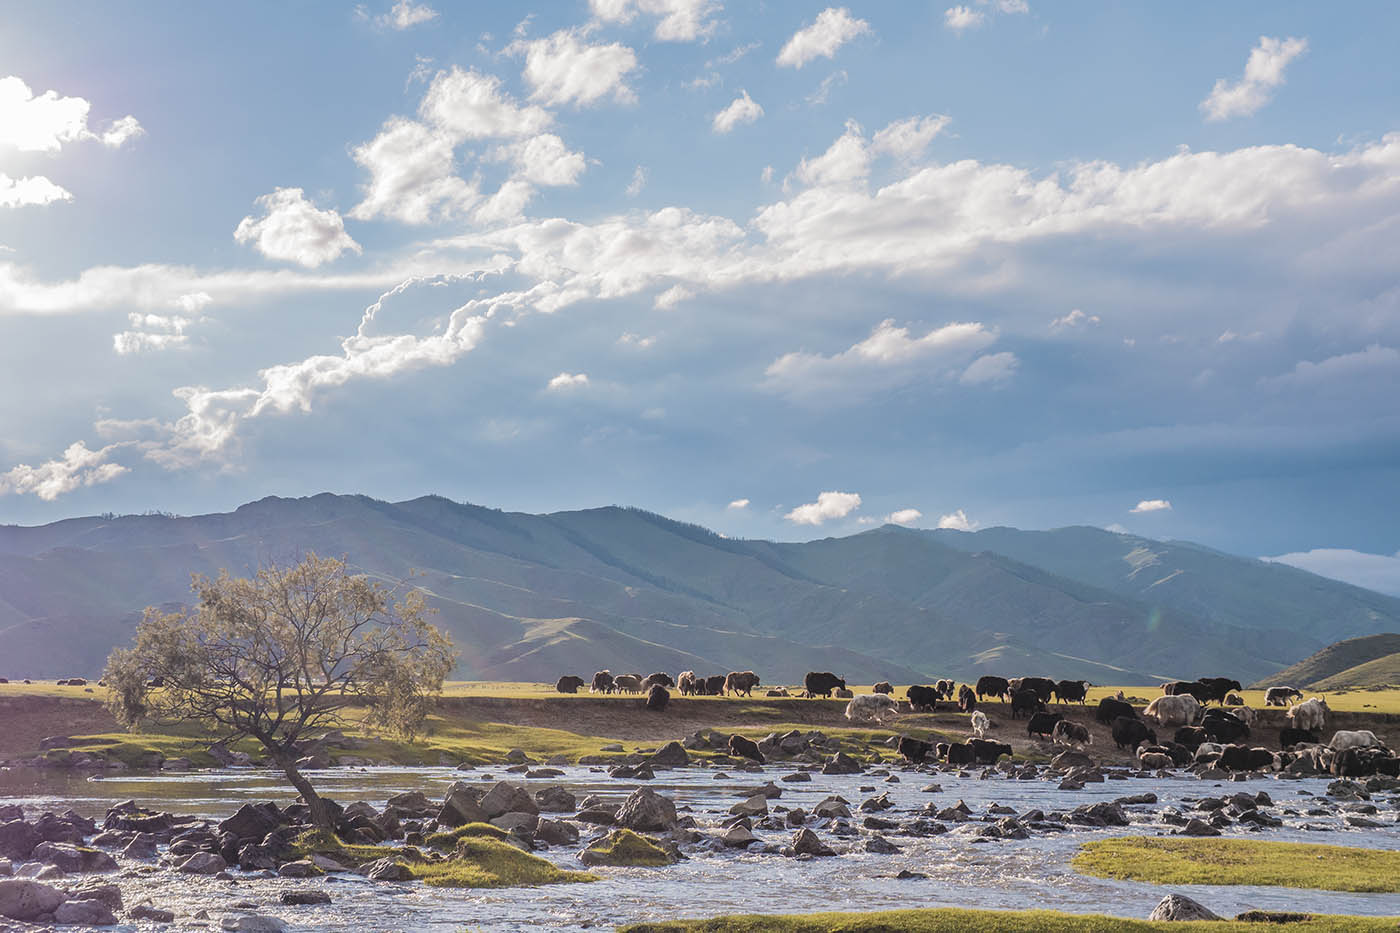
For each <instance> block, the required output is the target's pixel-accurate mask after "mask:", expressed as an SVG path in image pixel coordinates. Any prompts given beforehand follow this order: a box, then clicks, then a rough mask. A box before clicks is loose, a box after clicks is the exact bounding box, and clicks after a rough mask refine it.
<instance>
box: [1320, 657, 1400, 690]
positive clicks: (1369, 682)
mask: <svg viewBox="0 0 1400 933" xmlns="http://www.w3.org/2000/svg"><path fill="white" fill-rule="evenodd" d="M1312 686H1313V689H1315V690H1336V689H1339V688H1341V687H1394V686H1400V651H1397V652H1396V653H1395V654H1388V655H1386V656H1385V657H1383V658H1376V659H1375V660H1374V661H1367V662H1366V663H1365V664H1358V665H1356V667H1349V668H1347V669H1346V670H1344V671H1342V672H1341V673H1340V674H1333V675H1332V676H1331V677H1328V678H1327V679H1326V680H1319V681H1318V682H1317V683H1315V684H1313V685H1312Z"/></svg>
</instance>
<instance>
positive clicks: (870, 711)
mask: <svg viewBox="0 0 1400 933" xmlns="http://www.w3.org/2000/svg"><path fill="white" fill-rule="evenodd" d="M898 715H899V703H898V702H896V701H895V698H894V697H891V696H885V695H884V694H883V693H867V694H861V695H860V696H858V697H855V698H853V699H852V700H851V702H849V703H847V704H846V718H847V719H849V720H851V721H855V720H857V719H859V720H868V719H873V720H875V721H876V722H883V721H884V718H885V717H886V716H898Z"/></svg>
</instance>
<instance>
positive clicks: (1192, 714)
mask: <svg viewBox="0 0 1400 933" xmlns="http://www.w3.org/2000/svg"><path fill="white" fill-rule="evenodd" d="M1200 711H1201V704H1200V703H1199V702H1198V701H1197V700H1196V698H1195V697H1193V696H1189V695H1187V694H1184V693H1180V694H1172V695H1167V696H1159V697H1157V698H1156V699H1155V700H1153V701H1152V702H1151V703H1149V704H1147V709H1146V710H1144V711H1143V716H1145V717H1146V718H1148V719H1155V720H1156V721H1157V724H1158V725H1160V726H1189V725H1190V724H1191V723H1192V722H1194V721H1195V719H1196V716H1197V715H1198V714H1199V713H1200Z"/></svg>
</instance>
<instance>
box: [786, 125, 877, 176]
mask: <svg viewBox="0 0 1400 933" xmlns="http://www.w3.org/2000/svg"><path fill="white" fill-rule="evenodd" d="M794 174H795V175H796V176H797V179H798V180H799V181H801V182H802V183H803V184H806V185H815V186H828V185H846V184H851V183H853V182H858V181H861V180H863V179H864V178H865V177H866V176H867V175H869V174H870V150H869V148H868V147H867V146H866V144H865V137H864V136H863V135H862V134H861V128H860V124H859V123H857V122H855V121H854V120H847V121H846V131H845V132H844V133H842V134H841V137H840V138H839V139H837V140H836V142H834V143H832V144H831V146H830V147H829V148H828V149H827V150H826V152H824V153H822V154H821V155H819V156H817V157H816V158H813V159H803V160H802V161H801V162H800V163H798V165H797V171H796V172H795V173H794Z"/></svg>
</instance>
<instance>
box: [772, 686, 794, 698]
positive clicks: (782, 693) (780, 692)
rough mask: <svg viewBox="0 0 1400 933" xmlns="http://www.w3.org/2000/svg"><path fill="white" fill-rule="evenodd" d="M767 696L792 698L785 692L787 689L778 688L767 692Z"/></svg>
mask: <svg viewBox="0 0 1400 933" xmlns="http://www.w3.org/2000/svg"><path fill="white" fill-rule="evenodd" d="M768 696H770V697H788V696H792V694H790V693H788V692H787V687H779V688H778V689H776V690H769V691H768Z"/></svg>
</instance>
